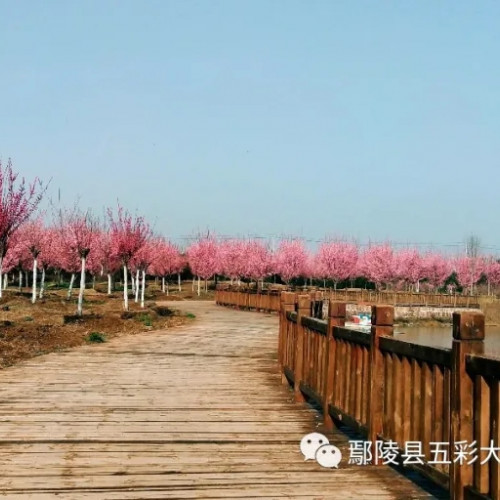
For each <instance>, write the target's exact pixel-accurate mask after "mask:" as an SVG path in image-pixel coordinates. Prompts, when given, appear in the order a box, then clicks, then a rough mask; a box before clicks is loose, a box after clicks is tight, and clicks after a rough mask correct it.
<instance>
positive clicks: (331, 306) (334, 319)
mask: <svg viewBox="0 0 500 500" xmlns="http://www.w3.org/2000/svg"><path fill="white" fill-rule="evenodd" d="M345 320H346V304H345V303H342V302H333V301H332V300H329V301H328V319H327V329H326V349H327V352H326V366H325V373H324V377H325V393H324V394H323V395H322V396H323V422H324V424H325V426H326V428H327V429H329V430H332V429H333V427H334V423H333V420H332V418H331V417H330V412H329V408H328V406H329V404H330V403H331V402H332V401H333V391H334V387H335V355H336V349H337V343H336V339H335V335H334V331H333V330H334V327H335V326H345Z"/></svg>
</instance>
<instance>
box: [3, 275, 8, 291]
mask: <svg viewBox="0 0 500 500" xmlns="http://www.w3.org/2000/svg"><path fill="white" fill-rule="evenodd" d="M8 284H9V275H8V274H7V273H5V274H4V275H3V289H4V290H6V289H7V286H8Z"/></svg>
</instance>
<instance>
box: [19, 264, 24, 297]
mask: <svg viewBox="0 0 500 500" xmlns="http://www.w3.org/2000/svg"><path fill="white" fill-rule="evenodd" d="M22 290H23V270H22V269H19V291H20V292H22Z"/></svg>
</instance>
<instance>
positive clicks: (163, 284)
mask: <svg viewBox="0 0 500 500" xmlns="http://www.w3.org/2000/svg"><path fill="white" fill-rule="evenodd" d="M161 291H162V293H165V276H162V277H161Z"/></svg>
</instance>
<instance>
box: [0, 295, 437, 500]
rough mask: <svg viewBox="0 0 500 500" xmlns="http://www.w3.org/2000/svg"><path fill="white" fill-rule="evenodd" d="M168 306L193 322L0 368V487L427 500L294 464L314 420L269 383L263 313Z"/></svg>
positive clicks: (410, 490) (339, 437)
mask: <svg viewBox="0 0 500 500" xmlns="http://www.w3.org/2000/svg"><path fill="white" fill-rule="evenodd" d="M176 306H178V307H179V306H180V307H183V308H184V309H185V310H188V311H191V312H193V313H195V314H196V316H197V319H196V320H195V321H194V322H193V323H191V324H190V325H188V326H185V327H181V328H178V329H175V330H169V331H158V332H150V333H144V334H140V335H136V336H130V337H123V338H120V339H116V340H114V341H112V342H110V343H108V344H104V345H95V346H85V347H82V348H77V349H74V350H72V351H68V352H61V353H53V354H50V355H47V356H43V357H39V358H34V359H32V360H30V361H28V362H24V363H21V364H19V365H17V366H15V367H12V368H9V369H7V370H4V371H2V372H0V380H1V382H0V431H1V432H0V495H4V497H5V498H9V499H11V498H12V499H18V498H33V499H40V500H43V499H48V498H64V499H132V498H134V499H153V498H154V499H160V498H161V499H163V498H235V499H236V498H317V499H321V498H335V499H338V500H344V499H363V498H367V499H377V500H378V499H395V498H397V499H410V498H434V497H433V496H432V494H431V493H429V492H427V491H425V490H423V489H422V488H421V487H419V486H417V485H415V484H414V483H412V482H411V481H409V480H408V479H407V478H405V477H403V476H402V475H400V474H399V473H398V472H396V471H394V470H393V469H391V468H389V467H384V466H381V467H368V466H365V467H362V466H356V465H348V464H347V463H346V462H347V461H346V460H345V459H344V460H343V462H342V463H341V465H340V468H339V469H338V470H336V469H333V470H331V469H323V468H321V467H320V466H319V465H318V464H317V463H315V462H313V461H308V462H304V459H303V457H302V455H301V453H300V451H299V442H300V439H301V438H302V437H303V436H304V435H305V434H307V433H310V432H313V431H315V430H317V429H319V430H320V431H321V426H320V425H319V424H320V418H319V417H318V415H317V414H316V413H315V411H314V410H312V409H310V408H309V407H308V406H307V405H306V404H297V403H294V402H293V398H292V394H291V392H290V391H289V389H288V388H287V387H285V386H283V385H282V384H281V379H280V375H279V373H278V367H277V362H276V359H275V358H276V347H277V326H278V319H277V317H276V316H270V315H264V314H259V313H250V312H238V311H234V310H230V309H226V308H222V307H216V306H215V305H214V304H212V303H203V302H184V303H176ZM329 438H330V442H331V443H334V444H337V445H338V446H339V447H340V448H341V449H343V450H344V451H345V455H347V451H346V446H347V437H345V435H343V434H341V433H340V432H337V433H335V434H334V435H329Z"/></svg>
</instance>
